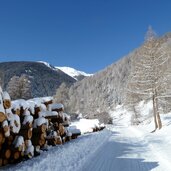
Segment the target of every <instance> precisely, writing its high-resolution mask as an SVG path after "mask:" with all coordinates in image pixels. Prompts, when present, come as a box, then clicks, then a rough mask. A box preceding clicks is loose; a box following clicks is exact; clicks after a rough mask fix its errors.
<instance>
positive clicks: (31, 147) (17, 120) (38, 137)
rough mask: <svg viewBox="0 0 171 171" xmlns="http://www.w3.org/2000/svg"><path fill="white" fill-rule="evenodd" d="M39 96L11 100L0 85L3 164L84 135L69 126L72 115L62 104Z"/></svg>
mask: <svg viewBox="0 0 171 171" xmlns="http://www.w3.org/2000/svg"><path fill="white" fill-rule="evenodd" d="M40 99H41V100H40ZM40 99H34V100H28V101H25V100H23V99H20V100H15V101H11V99H10V96H9V94H8V93H7V92H3V91H2V89H1V87H0V166H4V165H7V164H8V163H16V162H19V161H21V160H22V159H29V158H32V157H33V156H35V155H38V154H40V150H44V149H46V147H47V146H48V145H52V146H56V145H61V144H64V143H65V142H67V141H70V140H71V139H75V138H77V136H78V135H80V134H81V133H80V131H79V130H78V129H75V130H78V131H76V132H72V133H71V131H70V130H69V129H68V126H69V125H70V117H69V115H67V114H66V113H64V106H63V105H62V104H54V103H53V100H52V99H49V98H44V99H43V98H40ZM96 130H98V129H95V130H94V131H96Z"/></svg>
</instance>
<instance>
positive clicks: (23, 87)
mask: <svg viewBox="0 0 171 171" xmlns="http://www.w3.org/2000/svg"><path fill="white" fill-rule="evenodd" d="M7 91H8V93H9V94H10V96H11V98H12V99H13V100H15V99H20V98H22V99H29V98H32V93H31V82H30V80H29V79H28V77H27V76H26V75H21V76H20V77H19V76H13V77H12V78H11V80H10V81H9V83H8V85H7Z"/></svg>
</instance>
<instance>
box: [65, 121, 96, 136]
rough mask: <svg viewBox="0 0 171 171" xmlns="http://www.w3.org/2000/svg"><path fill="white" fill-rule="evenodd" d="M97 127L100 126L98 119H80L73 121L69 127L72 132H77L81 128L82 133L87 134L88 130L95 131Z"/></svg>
mask: <svg viewBox="0 0 171 171" xmlns="http://www.w3.org/2000/svg"><path fill="white" fill-rule="evenodd" d="M95 127H99V120H98V119H80V120H78V121H75V122H72V123H71V125H70V126H69V128H68V129H69V131H71V132H72V133H77V131H78V130H80V131H81V134H85V133H88V132H89V133H90V132H93V128H95ZM77 129H78V130H77ZM74 131H75V132H74Z"/></svg>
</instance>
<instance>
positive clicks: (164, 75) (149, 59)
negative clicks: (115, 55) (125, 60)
mask: <svg viewBox="0 0 171 171" xmlns="http://www.w3.org/2000/svg"><path fill="white" fill-rule="evenodd" d="M166 49H167V47H166V46H165V45H164V42H163V40H162V39H157V38H156V34H155V32H154V31H153V30H152V28H151V27H149V29H148V31H147V34H146V37H145V42H144V44H143V45H142V47H141V48H140V49H138V50H137V53H136V55H135V57H134V58H133V59H132V67H131V74H130V77H129V81H128V85H127V95H126V97H127V98H126V100H128V101H129V104H131V105H132V106H135V103H138V102H140V101H141V100H152V101H153V116H154V123H155V129H154V131H155V130H156V129H157V128H159V129H161V127H162V122H161V119H160V114H159V105H160V103H159V100H160V98H163V97H165V96H166V95H167V88H166V86H167V81H168V75H169V74H170V73H169V72H168V60H169V53H168V52H167V50H166ZM154 131H153V132H154Z"/></svg>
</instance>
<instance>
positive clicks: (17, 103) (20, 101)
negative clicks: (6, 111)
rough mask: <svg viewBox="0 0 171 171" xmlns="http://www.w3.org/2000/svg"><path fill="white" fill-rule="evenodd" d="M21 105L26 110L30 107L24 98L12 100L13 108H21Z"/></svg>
mask: <svg viewBox="0 0 171 171" xmlns="http://www.w3.org/2000/svg"><path fill="white" fill-rule="evenodd" d="M20 107H23V109H24V110H25V109H28V108H29V104H28V102H27V101H26V100H24V99H18V100H14V101H12V108H13V109H20Z"/></svg>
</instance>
